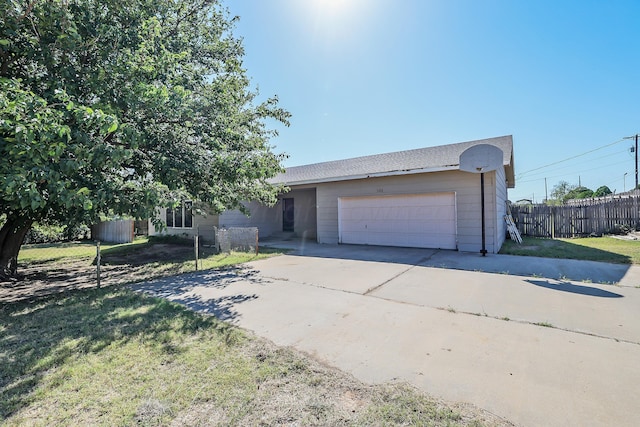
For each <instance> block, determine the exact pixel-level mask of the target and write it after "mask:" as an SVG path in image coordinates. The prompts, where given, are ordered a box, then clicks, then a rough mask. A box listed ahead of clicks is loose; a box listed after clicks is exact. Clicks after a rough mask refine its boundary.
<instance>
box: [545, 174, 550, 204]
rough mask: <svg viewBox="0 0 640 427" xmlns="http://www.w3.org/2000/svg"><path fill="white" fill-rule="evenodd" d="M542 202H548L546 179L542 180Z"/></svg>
mask: <svg viewBox="0 0 640 427" xmlns="http://www.w3.org/2000/svg"><path fill="white" fill-rule="evenodd" d="M544 201H545V203H548V202H549V195H548V194H547V178H545V179H544Z"/></svg>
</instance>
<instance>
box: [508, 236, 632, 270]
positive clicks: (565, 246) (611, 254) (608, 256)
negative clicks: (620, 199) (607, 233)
mask: <svg viewBox="0 0 640 427" xmlns="http://www.w3.org/2000/svg"><path fill="white" fill-rule="evenodd" d="M500 253H501V254H509V255H524V256H539V257H544V258H566V259H580V260H591V261H603V262H611V263H616V264H640V241H634V240H621V239H615V238H613V237H585V238H576V239H542V238H537V237H524V238H523V242H522V245H518V244H517V243H515V242H513V241H512V240H507V241H506V242H505V243H504V245H503V246H502V249H501V250H500Z"/></svg>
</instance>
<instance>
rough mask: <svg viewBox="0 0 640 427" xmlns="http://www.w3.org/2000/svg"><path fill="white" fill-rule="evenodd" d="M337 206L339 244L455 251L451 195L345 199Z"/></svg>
mask: <svg viewBox="0 0 640 427" xmlns="http://www.w3.org/2000/svg"><path fill="white" fill-rule="evenodd" d="M339 206H340V207H339V222H340V242H342V243H353V244H366V245H384V246H409V247H424V248H446V249H455V248H456V240H457V239H456V207H455V194H454V193H438V194H413V195H398V196H382V197H348V198H341V199H340V203H339Z"/></svg>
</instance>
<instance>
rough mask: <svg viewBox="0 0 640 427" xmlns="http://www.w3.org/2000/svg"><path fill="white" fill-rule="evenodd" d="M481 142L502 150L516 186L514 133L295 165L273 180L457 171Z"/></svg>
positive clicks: (292, 181)
mask: <svg viewBox="0 0 640 427" xmlns="http://www.w3.org/2000/svg"><path fill="white" fill-rule="evenodd" d="M478 144H490V145H494V146H496V147H498V148H500V149H501V150H502V152H503V164H504V166H505V169H506V173H507V182H508V186H509V187H510V188H513V186H514V185H515V178H514V172H513V138H512V136H511V135H506V136H500V137H497V138H488V139H480V140H477V141H468V142H461V143H458V144H449V145H439V146H435V147H426V148H418V149H415V150H407V151H396V152H393V153H386V154H375V155H372V156H364V157H355V158H352V159H344V160H335V161H330V162H323V163H314V164H310V165H304V166H294V167H290V168H287V169H286V171H285V172H284V173H281V174H279V175H277V176H276V177H274V178H273V179H272V180H271V182H272V183H274V184H286V185H301V184H314V183H320V182H332V181H344V180H349V179H360V178H367V177H372V176H387V175H402V174H412V173H424V172H438V171H444V170H457V169H458V168H459V163H460V154H462V152H463V151H465V150H466V149H467V148H469V147H472V146H474V145H478Z"/></svg>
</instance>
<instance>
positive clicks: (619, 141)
mask: <svg viewBox="0 0 640 427" xmlns="http://www.w3.org/2000/svg"><path fill="white" fill-rule="evenodd" d="M624 140H625V139H624V138H622V139H619V140H618V141H615V142H612V143H610V144H606V145H603V146H602V147H598V148H594V149H593V150H589V151H585V152H584V153H581V154H577V155H575V156H571V157H567V158H566V159H563V160H558V161H557V162H553V163H549V164H548V165H544V166H540V167H537V168H534V169H530V170H528V171H525V172H521V173H520V174H519V176H520V177H522V176H523V175H525V174H528V173H530V172H534V171H537V170H540V169H544V168H548V167H549V166H554V165H557V164H560V163H564V162H566V161H569V160H573V159H576V158H578V157H582V156H584V155H587V154H590V153H593V152H594V151H598V150H602V149H603V148H607V147H610V146H612V145H615V144H619V143H621V142H622V141H624Z"/></svg>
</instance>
